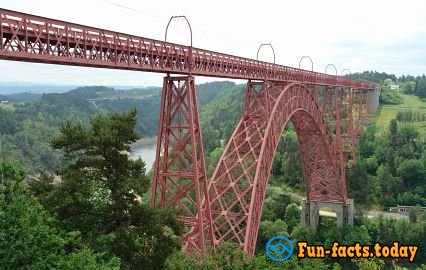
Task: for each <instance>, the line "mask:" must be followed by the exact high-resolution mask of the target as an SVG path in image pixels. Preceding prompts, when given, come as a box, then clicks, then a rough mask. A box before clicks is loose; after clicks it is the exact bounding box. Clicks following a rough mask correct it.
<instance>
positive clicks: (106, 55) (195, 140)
mask: <svg viewBox="0 0 426 270" xmlns="http://www.w3.org/2000/svg"><path fill="white" fill-rule="evenodd" d="M0 37H1V39H0V59H2V60H12V61H25V62H35V63H44V64H58V65H72V66H85V67H96V68H110V69H123V70H135V71H143V72H156V73H164V74H166V76H165V77H164V82H163V91H162V100H161V108H160V110H161V114H160V120H159V121H160V122H159V129H158V142H157V157H156V162H155V171H154V179H153V182H152V199H151V204H152V205H153V206H159V207H178V208H179V209H181V215H180V216H179V219H180V220H181V221H182V222H183V223H184V225H185V227H186V228H185V232H184V234H183V236H182V242H183V244H184V247H185V249H186V250H188V251H190V252H192V251H201V252H204V251H205V249H206V247H207V246H213V247H214V246H217V245H218V244H220V243H222V242H233V243H236V244H237V245H239V246H240V247H241V248H242V249H243V250H244V251H246V252H247V253H248V254H249V255H252V254H253V253H254V249H255V246H256V239H257V233H258V229H259V224H260V218H261V213H262V207H263V202H264V198H265V191H266V186H267V183H268V180H269V174H270V171H271V166H272V161H273V159H274V155H275V152H276V149H277V146H278V143H279V141H280V138H281V134H282V132H283V130H284V128H285V126H286V125H287V123H288V122H289V121H291V122H292V123H293V125H294V127H295V130H296V133H297V137H298V140H299V144H300V151H301V156H302V163H303V175H304V180H305V184H306V199H305V201H304V203H303V206H302V207H303V209H302V222H304V223H306V224H308V225H310V226H311V227H314V228H315V227H316V225H317V223H318V210H319V207H321V206H328V207H332V208H333V209H334V210H335V211H336V213H337V218H338V220H337V223H338V225H340V226H341V225H343V224H346V223H352V222H353V201H352V200H350V199H348V196H347V190H346V178H345V170H346V169H348V168H350V167H351V166H353V165H354V164H355V162H356V154H355V148H356V141H357V138H358V137H359V136H360V135H361V134H362V132H363V128H364V126H365V125H366V124H368V123H369V121H370V120H369V119H370V117H371V115H372V114H373V113H374V112H375V110H376V108H377V106H378V96H379V92H380V90H379V88H378V87H377V86H376V85H375V84H371V83H366V82H361V81H355V80H349V79H346V78H343V77H339V76H337V74H336V76H332V75H327V74H323V73H318V72H313V71H308V70H302V69H298V68H293V67H288V66H283V65H277V64H274V63H267V62H263V61H258V60H254V59H249V58H244V57H239V56H234V55H229V54H224V53H218V52H213V51H208V50H203V49H198V48H194V47H192V45H191V46H185V45H179V44H174V43H170V42H165V41H159V40H154V39H149V38H145V37H138V36H133V35H129V34H123V33H118V32H113V31H108V30H105V29H99V28H94V27H89V26H84V25H80V24H75V23H70V22H64V21H60V20H54V19H48V18H43V17H39V16H34V15H30V14H24V13H20V12H15V11H11V10H5V9H0ZM197 75H199V76H209V77H220V78H229V79H244V80H247V86H246V92H245V100H244V108H243V113H242V115H241V120H240V121H239V123H238V124H237V126H236V128H235V130H234V132H233V134H232V136H231V138H230V139H229V142H228V144H227V145H226V148H225V150H224V152H223V154H222V156H221V158H220V160H219V162H218V164H217V166H216V169H215V171H214V173H213V176H212V177H211V179H207V177H206V169H205V164H204V153H203V146H202V145H203V144H202V136H201V130H200V121H199V114H198V105H197V98H196V89H195V76H197Z"/></svg>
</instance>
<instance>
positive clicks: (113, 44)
mask: <svg viewBox="0 0 426 270" xmlns="http://www.w3.org/2000/svg"><path fill="white" fill-rule="evenodd" d="M0 32H1V42H0V59H5V60H15V61H27V62H37V63H47V64H60V65H74V66H88V67H100V68H113V69H126V70H139V71H147V72H161V73H174V74H189V73H191V74H192V75H202V76H210V77H222V78H235V79H252V80H253V79H257V80H264V79H265V78H267V79H268V80H270V81H285V82H302V83H310V84H321V85H333V86H342V87H343V86H345V87H355V88H364V89H374V87H375V85H374V84H371V83H365V82H360V81H355V80H349V79H343V78H342V79H341V80H339V82H338V84H336V77H335V76H331V75H326V74H322V73H317V72H312V71H306V70H301V69H298V68H292V67H287V66H282V65H276V64H272V63H267V62H262V61H257V60H253V59H248V58H244V57H239V56H233V55H229V54H223V53H217V52H212V51H208V50H203V49H198V48H193V47H191V46H184V45H178V44H174V43H170V42H164V41H159V40H154V39H149V38H144V37H137V36H133V35H128V34H123V33H118V32H113V31H109V30H104V29H99V28H94V27H89V26H84V25H79V24H75V23H69V22H64V21H60V20H53V19H48V18H44V17H39V16H34V15H29V14H25V13H20V12H15V11H11V10H6V9H0Z"/></svg>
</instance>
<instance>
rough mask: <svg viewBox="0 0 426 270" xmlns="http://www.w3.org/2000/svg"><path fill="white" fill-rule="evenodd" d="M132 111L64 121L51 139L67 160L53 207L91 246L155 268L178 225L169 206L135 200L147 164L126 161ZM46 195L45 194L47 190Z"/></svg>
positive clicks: (129, 263)
mask: <svg viewBox="0 0 426 270" xmlns="http://www.w3.org/2000/svg"><path fill="white" fill-rule="evenodd" d="M135 124H136V110H135V109H132V110H131V111H130V112H128V113H111V114H109V115H101V114H98V115H96V116H95V117H94V118H92V119H91V120H90V126H89V127H86V126H85V125H84V124H83V123H81V122H75V121H74V122H71V121H67V122H66V123H65V124H64V125H63V126H62V127H61V129H60V132H61V134H60V135H59V136H58V137H56V138H55V139H54V140H53V141H52V145H53V147H54V148H57V149H62V150H63V151H64V152H65V154H66V157H67V158H68V159H69V161H70V164H69V166H67V167H66V168H64V169H62V170H61V172H60V173H61V177H62V182H61V185H58V186H57V187H55V189H54V191H53V196H51V195H50V197H51V198H58V199H56V202H55V203H56V206H55V207H54V209H53V211H54V212H56V213H57V214H58V216H59V217H60V219H61V220H63V221H64V223H65V224H66V227H67V229H72V230H79V231H81V232H82V234H83V236H84V237H85V239H86V240H87V241H88V242H90V243H92V245H93V247H94V248H96V249H98V250H101V251H102V252H105V253H106V254H109V253H112V254H114V255H116V256H118V257H119V258H120V259H121V260H122V263H123V267H124V268H143V269H159V268H162V267H163V264H164V262H165V259H166V258H167V256H168V255H169V254H171V253H172V252H173V251H174V249H175V248H179V243H178V237H177V235H179V234H180V231H181V226H180V224H179V223H178V222H177V220H176V216H175V213H174V212H173V211H171V210H159V209H152V208H150V207H147V206H145V205H141V204H140V203H139V202H138V199H139V198H140V197H141V196H142V195H143V194H144V193H145V192H146V191H147V189H148V185H149V179H148V178H147V177H146V176H145V163H144V162H143V161H142V160H141V159H139V160H136V161H133V160H130V159H129V156H128V152H129V151H130V144H131V143H133V142H135V141H136V140H137V139H138V138H139V136H138V135H137V134H136V133H135V131H134V128H135ZM46 196H49V195H46Z"/></svg>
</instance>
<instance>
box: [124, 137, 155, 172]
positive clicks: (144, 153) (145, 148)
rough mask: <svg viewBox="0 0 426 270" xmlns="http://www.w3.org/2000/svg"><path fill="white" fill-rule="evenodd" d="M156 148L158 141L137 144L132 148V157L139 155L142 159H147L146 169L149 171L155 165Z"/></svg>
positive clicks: (136, 157) (135, 157)
mask: <svg viewBox="0 0 426 270" xmlns="http://www.w3.org/2000/svg"><path fill="white" fill-rule="evenodd" d="M156 148H157V144H156V143H153V144H145V145H139V146H136V147H134V148H132V153H131V155H130V158H131V159H138V158H139V157H141V159H142V160H143V161H145V164H146V171H147V172H149V171H150V170H151V169H152V166H153V165H154V161H155V154H156V153H155V152H156V151H155V149H156Z"/></svg>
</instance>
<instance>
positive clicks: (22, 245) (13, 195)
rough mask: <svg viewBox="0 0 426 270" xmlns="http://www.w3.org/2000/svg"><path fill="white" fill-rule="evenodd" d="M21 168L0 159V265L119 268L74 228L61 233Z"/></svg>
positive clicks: (4, 266)
mask: <svg viewBox="0 0 426 270" xmlns="http://www.w3.org/2000/svg"><path fill="white" fill-rule="evenodd" d="M24 178H25V172H24V171H23V169H20V168H17V167H15V166H14V165H12V164H11V163H1V162H0V187H1V188H0V268H1V269H119V265H120V262H119V260H118V259H117V258H116V257H111V258H109V259H107V260H105V261H104V260H103V259H102V256H101V255H100V254H97V253H94V252H93V250H92V249H90V248H88V247H87V246H85V245H84V244H83V243H82V242H81V239H80V237H79V233H78V232H69V233H65V232H64V231H63V230H61V229H60V228H57V223H58V221H57V220H55V219H54V217H52V216H51V215H50V214H49V213H48V212H47V211H46V210H45V209H43V206H42V205H41V204H40V203H39V202H38V201H37V200H36V199H35V198H34V197H32V196H31V195H30V194H29V192H28V189H27V186H26V185H25V183H24Z"/></svg>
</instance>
